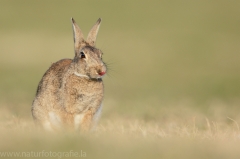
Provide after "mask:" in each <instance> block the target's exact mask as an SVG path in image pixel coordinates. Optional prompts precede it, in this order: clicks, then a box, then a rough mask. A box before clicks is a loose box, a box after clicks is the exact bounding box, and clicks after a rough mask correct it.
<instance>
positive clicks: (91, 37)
mask: <svg viewBox="0 0 240 159" xmlns="http://www.w3.org/2000/svg"><path fill="white" fill-rule="evenodd" d="M101 21H102V19H101V18H99V19H98V20H97V23H96V24H95V25H94V26H93V27H92V29H91V30H90V32H89V33H88V36H87V42H88V43H89V44H90V45H91V46H93V47H94V46H95V44H96V39H97V34H98V30H99V27H100V23H101Z"/></svg>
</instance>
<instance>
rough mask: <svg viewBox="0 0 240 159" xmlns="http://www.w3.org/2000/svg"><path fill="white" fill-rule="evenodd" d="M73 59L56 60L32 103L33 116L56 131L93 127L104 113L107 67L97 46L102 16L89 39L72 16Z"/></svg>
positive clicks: (42, 80) (45, 127) (36, 120)
mask: <svg viewBox="0 0 240 159" xmlns="http://www.w3.org/2000/svg"><path fill="white" fill-rule="evenodd" d="M71 21H72V27H73V35H74V51H75V56H74V58H73V59H62V60H60V61H57V62H55V63H53V64H52V65H51V66H50V68H49V69H48V70H47V71H46V73H45V74H44V75H43V77H42V79H41V81H40V82H39V85H38V88H37V92H36V97H35V99H34V100H33V104H32V109H31V111H32V116H33V119H34V121H35V122H36V123H38V124H39V125H41V126H42V127H43V128H44V129H46V130H50V131H54V130H59V129H71V130H72V129H73V130H79V131H89V130H91V129H92V128H93V127H94V125H96V122H97V120H98V118H99V116H100V113H101V109H102V101H103V93H104V86H103V81H102V77H103V76H104V75H105V74H106V72H107V66H106V64H105V63H104V62H103V61H102V55H103V53H102V51H101V50H99V49H97V48H96V47H95V44H96V37H97V33H98V30H99V27H100V23H101V18H99V19H98V20H97V23H96V24H95V25H94V26H93V27H92V29H91V30H90V32H89V34H88V36H87V40H84V37H83V34H82V31H81V29H80V28H79V26H78V25H77V24H76V22H75V20H74V19H73V18H71Z"/></svg>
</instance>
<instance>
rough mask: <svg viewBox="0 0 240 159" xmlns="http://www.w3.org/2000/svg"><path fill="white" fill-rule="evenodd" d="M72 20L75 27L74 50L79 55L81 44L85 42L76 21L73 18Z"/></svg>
mask: <svg viewBox="0 0 240 159" xmlns="http://www.w3.org/2000/svg"><path fill="white" fill-rule="evenodd" d="M71 20H72V27H73V40H74V49H75V53H77V52H79V49H80V47H81V44H82V43H83V42H84V37H83V33H82V31H81V29H80V28H79V26H78V25H77V23H76V21H75V20H74V19H73V18H71Z"/></svg>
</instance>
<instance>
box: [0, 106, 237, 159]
mask: <svg viewBox="0 0 240 159" xmlns="http://www.w3.org/2000/svg"><path fill="white" fill-rule="evenodd" d="M181 109H185V110H188V112H186V114H182V113H180V114H179V112H178V111H176V110H174V109H171V108H169V109H167V110H165V111H167V112H168V116H167V117H166V118H165V119H164V120H160V121H159V120H150V121H146V120H143V119H140V118H135V117H126V116H124V115H123V116H122V117H117V116H115V117H111V116H109V117H103V119H102V120H101V121H100V123H99V125H98V127H97V129H96V130H95V131H94V132H91V133H85V134H83V133H77V132H53V133H52V132H51V133H49V132H45V131H43V130H39V129H37V128H36V127H35V126H34V124H33V121H32V119H31V118H26V117H16V116H15V115H13V114H12V113H11V112H10V111H9V110H7V109H1V114H0V116H1V119H0V138H1V143H0V149H1V151H3V152H26V151H34V152H41V151H43V150H44V151H52V152H69V151H71V150H73V151H75V152H81V151H84V152H86V154H87V157H88V158H146V157H148V158H166V159H168V158H169V159H174V158H179V159H181V158H184V159H186V158H189V159H190V158H197V159H198V158H199V159H203V158H206V159H207V158H212V159H219V158H238V157H240V153H239V151H238V148H237V147H239V145H240V130H239V125H238V123H239V122H238V121H236V120H234V119H232V118H230V117H227V116H218V117H213V116H210V118H212V119H215V120H212V119H209V118H208V117H206V114H203V113H201V112H199V111H196V110H192V109H191V108H189V107H182V108H181ZM223 109H224V108H223ZM225 111H226V112H227V113H226V114H229V113H230V112H229V110H225ZM160 114H161V113H160ZM50 158H51V157H50ZM52 158H54V157H52ZM55 158H57V157H55ZM63 158H75V157H63Z"/></svg>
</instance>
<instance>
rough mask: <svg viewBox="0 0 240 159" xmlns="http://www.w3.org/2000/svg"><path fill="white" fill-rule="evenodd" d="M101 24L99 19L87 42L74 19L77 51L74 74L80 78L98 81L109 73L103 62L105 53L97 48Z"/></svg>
mask: <svg viewBox="0 0 240 159" xmlns="http://www.w3.org/2000/svg"><path fill="white" fill-rule="evenodd" d="M100 23H101V19H100V18H99V19H98V21H97V23H96V24H95V25H94V26H93V28H92V29H91V30H90V32H89V34H88V37H87V40H86V41H85V40H84V38H83V34H82V31H81V29H80V28H79V26H78V25H77V24H76V22H75V20H74V19H73V18H72V25H73V35H74V49H75V57H74V59H73V63H74V71H75V72H74V73H75V74H76V75H78V76H82V77H87V78H90V79H98V78H101V77H102V76H103V75H104V74H105V73H106V71H107V68H106V65H105V64H104V62H103V61H102V54H103V53H102V51H101V50H99V49H97V48H96V47H95V43H96V37H97V33H98V29H99V27H100Z"/></svg>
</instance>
